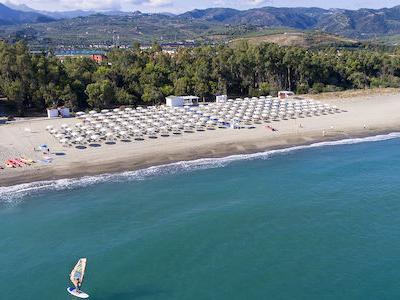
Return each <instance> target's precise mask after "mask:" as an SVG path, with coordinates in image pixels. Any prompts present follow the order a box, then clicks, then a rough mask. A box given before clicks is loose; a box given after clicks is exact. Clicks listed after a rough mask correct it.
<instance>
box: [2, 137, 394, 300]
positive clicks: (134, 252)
mask: <svg viewBox="0 0 400 300" xmlns="http://www.w3.org/2000/svg"><path fill="white" fill-rule="evenodd" d="M200 165H201V166H198V165H197V166H190V165H186V164H183V166H180V167H179V168H177V167H176V166H175V167H164V168H161V169H158V168H155V169H153V170H152V171H151V172H147V173H146V174H147V176H142V175H143V174H142V173H140V172H139V174H138V173H134V174H135V175H134V176H133V175H132V174H131V175H130V176H119V177H116V178H115V177H110V178H109V181H108V180H103V181H101V182H98V183H95V184H88V182H89V181H90V180H85V181H83V182H84V183H81V184H77V182H76V181H74V182H68V181H67V182H64V183H63V186H69V188H61V187H60V186H57V187H53V188H51V185H52V184H50V188H49V189H39V190H34V189H32V190H30V191H28V192H26V193H25V194H24V195H23V196H21V195H20V194H19V193H18V192H17V191H16V190H14V191H13V196H12V197H10V196H7V197H6V196H5V194H4V193H5V192H6V190H5V189H2V190H1V189H0V199H2V200H0V237H1V239H0V266H1V268H0V291H1V294H0V299H13V300H17V299H24V300H25V299H55V300H56V299H72V298H71V297H70V296H68V294H67V293H66V291H65V289H66V287H67V286H69V285H70V283H69V281H68V274H69V271H70V269H71V268H72V267H73V265H74V264H75V262H76V260H77V259H78V258H79V257H87V258H88V269H87V276H86V280H85V283H84V286H83V290H85V291H86V292H87V293H89V294H90V295H91V299H96V300H111V299H112V300H114V299H118V300H128V299H129V300H131V299H202V300H203V299H221V300H222V299H288V300H289V299H290V300H292V299H307V300H311V299H318V300H319V299H343V300H345V299H374V300H375V299H398V298H399V297H400V139H392V140H386V141H378V142H368V143H359V144H352V145H337V146H329V147H318V148H309V149H303V150H297V151H291V152H285V153H280V154H274V155H272V156H269V157H267V158H266V157H263V158H258V159H251V160H238V161H233V162H231V163H229V164H226V163H223V165H224V166H221V162H220V163H218V161H214V162H213V163H208V164H205V165H204V164H200ZM148 173H151V175H148ZM53 185H54V184H53ZM25 189H26V187H25ZM7 191H8V190H7Z"/></svg>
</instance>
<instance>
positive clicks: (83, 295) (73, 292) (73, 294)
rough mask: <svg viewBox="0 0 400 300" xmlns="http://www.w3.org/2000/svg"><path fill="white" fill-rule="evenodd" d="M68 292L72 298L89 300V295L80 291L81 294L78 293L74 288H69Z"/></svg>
mask: <svg viewBox="0 0 400 300" xmlns="http://www.w3.org/2000/svg"><path fill="white" fill-rule="evenodd" d="M67 292H68V293H70V294H71V295H72V296H75V297H78V298H81V299H87V298H89V295H88V294H86V293H84V292H82V291H80V292H79V293H77V292H76V290H75V289H74V288H71V287H68V288H67Z"/></svg>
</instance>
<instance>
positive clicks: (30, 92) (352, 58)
mask: <svg viewBox="0 0 400 300" xmlns="http://www.w3.org/2000/svg"><path fill="white" fill-rule="evenodd" d="M108 58H109V59H108V61H107V62H105V63H104V64H100V65H99V64H96V63H95V62H93V61H92V60H90V59H88V58H83V59H67V60H66V61H64V62H61V61H60V60H59V59H58V58H56V57H55V56H53V55H45V54H41V55H33V54H30V52H29V50H28V48H27V46H26V45H25V44H24V43H21V42H19V43H16V44H13V45H10V44H6V43H0V92H1V93H2V94H3V95H5V96H6V97H7V99H8V100H9V101H12V102H13V103H15V106H16V108H17V109H18V111H19V113H21V114H22V113H24V112H26V111H27V110H32V109H36V110H43V109H44V108H46V107H49V106H53V105H59V104H65V105H67V106H69V107H72V108H73V109H74V110H78V109H79V110H80V109H87V108H104V107H111V106H120V105H140V104H147V103H149V104H157V103H161V102H162V101H163V100H164V97H165V96H168V95H171V94H176V95H183V94H195V95H197V96H200V97H204V98H212V96H213V95H215V94H219V93H223V94H228V95H230V96H235V95H241V96H246V95H249V96H256V95H267V94H275V93H276V92H277V91H278V90H281V89H288V90H293V91H296V92H297V93H307V92H322V91H336V90H343V89H350V88H369V87H377V86H383V87H399V85H400V57H399V56H398V55H396V53H385V52H383V51H378V50H368V49H364V50H337V49H334V48H327V49H324V50H306V49H303V48H299V47H280V46H278V45H275V44H260V45H257V46H251V45H249V44H247V43H245V42H243V43H240V44H239V45H238V46H237V47H235V48H232V47H228V46H218V47H211V46H203V47H198V48H183V49H181V50H179V51H178V52H177V53H176V54H175V55H172V56H171V55H169V54H166V53H163V52H162V51H161V47H160V46H159V45H157V44H155V45H154V46H153V47H152V48H151V49H150V50H147V51H143V50H140V47H139V45H135V46H134V47H132V48H131V49H129V50H115V51H113V52H111V53H109V56H108Z"/></svg>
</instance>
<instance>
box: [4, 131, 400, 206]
mask: <svg viewBox="0 0 400 300" xmlns="http://www.w3.org/2000/svg"><path fill="white" fill-rule="evenodd" d="M396 138H400V132H393V133H389V134H386V135H376V136H371V137H365V138H353V139H343V140H338V141H329V142H320V143H314V144H310V145H304V146H294V147H289V148H283V149H278V150H269V151H264V152H258V153H253V154H238V155H231V156H226V157H222V158H202V159H196V160H191V161H180V162H176V163H170V164H164V165H160V166H153V167H149V168H146V169H141V170H137V171H127V172H122V173H117V174H102V175H96V176H85V177H81V178H69V179H59V180H49V181H39V182H32V183H25V184H19V185H14V186H9V187H0V202H13V201H15V200H18V199H22V198H24V197H26V196H29V195H32V194H35V193H39V192H42V191H49V190H67V189H76V188H79V187H85V186H89V185H94V184H98V183H102V182H123V181H133V180H144V179H146V178H148V177H153V176H159V175H166V174H175V173H179V172H184V171H194V170H200V169H211V168H219V167H224V166H226V165H228V164H230V163H232V162H235V161H240V160H253V159H267V158H269V157H271V156H272V155H277V154H284V153H289V152H294V151H299V150H303V149H310V148H321V147H327V146H335V145H351V144H359V143H367V142H378V141H385V140H391V139H396Z"/></svg>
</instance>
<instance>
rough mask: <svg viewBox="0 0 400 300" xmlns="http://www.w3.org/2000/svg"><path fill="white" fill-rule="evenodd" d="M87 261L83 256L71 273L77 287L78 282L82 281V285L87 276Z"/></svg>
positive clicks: (70, 276) (72, 280)
mask: <svg viewBox="0 0 400 300" xmlns="http://www.w3.org/2000/svg"><path fill="white" fill-rule="evenodd" d="M86 261H87V259H86V258H81V259H80V260H78V262H77V263H76V265H75V267H74V268H73V269H72V271H71V274H70V275H69V278H70V279H71V282H72V283H73V284H74V286H75V287H76V288H79V287H78V282H79V283H80V285H82V282H83V276H85V269H86Z"/></svg>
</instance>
